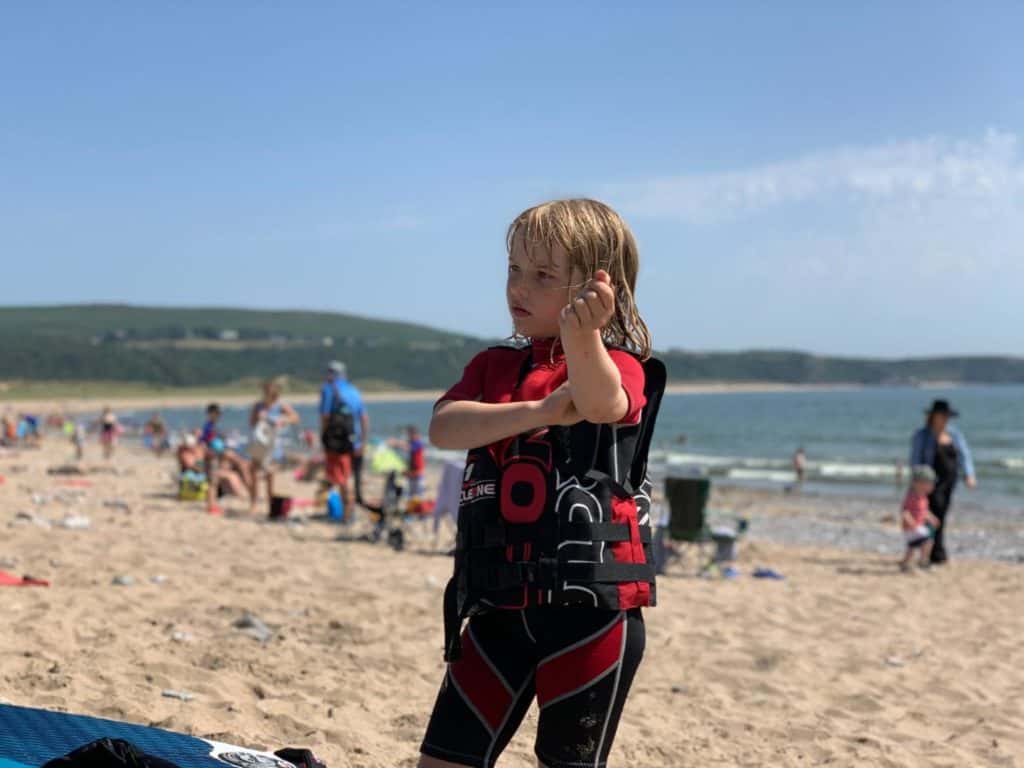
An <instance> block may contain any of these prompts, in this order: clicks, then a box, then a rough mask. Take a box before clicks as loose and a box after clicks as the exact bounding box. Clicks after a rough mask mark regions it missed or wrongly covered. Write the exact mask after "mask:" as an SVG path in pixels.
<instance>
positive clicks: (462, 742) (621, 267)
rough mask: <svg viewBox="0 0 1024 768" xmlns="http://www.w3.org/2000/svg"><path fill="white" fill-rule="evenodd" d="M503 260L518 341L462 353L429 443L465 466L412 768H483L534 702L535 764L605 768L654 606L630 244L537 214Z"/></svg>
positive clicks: (570, 206)
mask: <svg viewBox="0 0 1024 768" xmlns="http://www.w3.org/2000/svg"><path fill="white" fill-rule="evenodd" d="M506 245H507V251H508V254H507V257H508V258H507V263H506V265H505V267H506V270H507V272H506V275H507V277H506V301H507V306H508V310H509V313H510V314H511V316H512V322H513V327H514V330H515V337H516V339H517V340H518V341H520V342H521V343H519V344H509V345H505V346H498V347H492V348H490V349H487V350H484V351H482V352H480V353H479V354H477V355H476V356H475V357H474V358H473V359H472V360H471V361H470V362H469V364H468V365H467V366H466V369H465V371H464V372H463V375H462V378H461V379H460V380H459V382H457V383H456V384H455V385H454V386H453V387H452V388H451V389H449V390H448V392H446V393H445V394H444V395H443V396H442V397H441V399H440V400H439V401H438V402H437V404H436V405H435V406H434V413H433V417H432V419H431V422H430V439H431V442H432V443H433V444H434V445H436V446H437V447H439V448H442V449H447V450H460V451H468V455H467V459H466V463H465V468H464V470H463V477H462V492H461V494H460V498H461V502H460V508H459V514H458V518H459V519H458V544H457V546H456V550H455V564H454V566H455V567H454V574H453V577H452V579H451V581H450V582H449V583H448V587H447V588H446V590H445V597H444V630H445V660H446V661H448V662H449V664H448V667H447V669H446V672H445V677H444V681H443V682H442V684H441V687H440V691H439V693H438V695H437V699H436V702H435V704H434V710H433V713H432V715H431V717H430V722H429V724H428V726H427V731H426V734H425V736H424V738H423V743H422V745H421V747H420V752H421V757H420V762H419V768H451V767H452V766H479V767H482V768H492V766H494V764H495V761H497V760H499V758H500V755H501V752H502V750H504V748H505V747H506V745H507V744H508V743H509V740H510V739H511V738H512V736H513V735H514V734H515V732H516V731H517V730H518V729H519V726H520V724H521V723H522V721H523V717H524V716H525V715H526V713H527V711H528V710H529V709H530V707H531V705H532V703H533V701H534V699H535V698H536V700H537V703H538V705H539V709H540V716H539V718H538V720H537V736H536V740H535V742H534V752H535V754H536V756H537V760H538V762H539V764H540V765H541V766H545V767H546V768H570V767H576V766H579V767H580V768H582V767H583V766H595V768H604V766H606V765H607V760H608V753H609V751H610V750H611V747H612V742H613V741H614V739H615V733H616V730H617V728H618V722H619V718H620V716H621V714H622V710H623V707H624V706H625V703H626V699H627V696H628V694H629V690H630V687H631V685H632V682H633V676H634V674H635V673H636V670H637V668H638V667H639V664H640V660H641V657H642V655H643V651H644V645H645V629H644V620H643V616H642V614H641V608H642V607H643V606H648V605H651V603H652V601H653V590H654V564H653V562H652V559H651V556H650V546H649V541H650V539H649V534H650V527H649V524H648V520H647V517H648V515H647V504H648V503H649V496H648V495H647V494H648V492H649V488H650V486H649V483H648V482H647V481H646V476H645V470H646V463H647V443H646V442H645V440H644V439H643V436H644V435H646V434H650V433H651V431H653V426H654V423H653V418H654V414H655V413H656V411H657V402H658V401H657V400H656V399H655V398H660V395H661V391H662V389H663V384H662V382H663V376H664V368H663V367H662V366H661V365H660V364H659V363H657V362H653V361H649V358H650V353H651V339H650V334H649V332H648V330H647V326H646V325H645V324H644V321H643V319H642V318H641V316H640V313H639V310H638V309H637V306H636V303H635V298H634V296H635V287H636V276H637V271H638V268H639V255H638V251H637V246H636V242H635V240H634V238H633V234H632V233H631V232H630V230H629V228H628V227H627V225H626V223H625V222H624V221H623V220H622V219H621V218H620V217H619V215H618V214H617V213H615V211H613V210H612V209H610V208H609V207H607V206H606V205H604V204H602V203H599V202H597V201H594V200H583V199H577V200H558V201H553V202H550V203H545V204H542V205H538V206H536V207H534V208H530V209H528V210H526V211H524V212H523V213H521V214H520V215H519V216H517V217H516V218H515V220H514V221H513V222H512V224H511V225H510V227H509V229H508V231H507V235H506ZM495 298H497V297H495ZM648 375H650V376H651V379H650V381H648V379H647V377H648ZM648 397H650V398H651V402H648ZM509 523H513V524H511V525H510V524H509ZM467 620H468V623H467V626H466V627H465V630H464V631H463V629H462V624H463V622H464V621H467ZM662 764H664V765H668V764H674V763H673V762H672V761H671V760H669V761H668V762H664V761H663V763H662Z"/></svg>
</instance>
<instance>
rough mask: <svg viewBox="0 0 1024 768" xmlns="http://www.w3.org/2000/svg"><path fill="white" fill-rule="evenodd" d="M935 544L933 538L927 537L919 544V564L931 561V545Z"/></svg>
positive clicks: (926, 563)
mask: <svg viewBox="0 0 1024 768" xmlns="http://www.w3.org/2000/svg"><path fill="white" fill-rule="evenodd" d="M934 546H935V541H934V540H933V539H928V541H926V542H925V543H924V544H922V545H921V565H928V564H929V563H931V561H932V547H934Z"/></svg>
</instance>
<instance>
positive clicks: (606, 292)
mask: <svg viewBox="0 0 1024 768" xmlns="http://www.w3.org/2000/svg"><path fill="white" fill-rule="evenodd" d="M614 313H615V292H614V291H613V290H612V286H611V279H610V278H609V276H608V273H607V272H605V271H604V270H603V269H599V270H598V271H597V272H595V273H594V278H593V279H592V280H590V281H589V282H588V283H587V284H586V285H585V286H584V287H583V290H582V291H580V294H579V296H578V297H577V298H576V299H575V300H574V301H573V302H572V303H571V304H568V305H567V306H566V307H565V308H564V309H563V310H562V316H561V320H560V323H559V331H560V333H561V338H562V346H563V347H564V348H565V362H566V367H567V368H568V369H569V383H570V386H571V387H572V400H573V402H574V403H575V404H576V410H577V411H579V414H580V416H581V417H582V418H583V419H585V420H586V421H589V422H592V423H594V424H614V423H615V422H617V421H619V420H621V419H622V418H623V417H624V416H625V415H626V413H627V412H628V411H629V398H628V397H627V396H626V392H625V390H623V388H622V376H621V374H620V373H619V369H618V368H617V367H616V365H615V363H614V361H613V360H612V358H611V356H610V355H609V354H608V350H607V349H605V346H604V342H603V341H602V340H601V329H602V328H604V326H605V325H607V324H608V321H609V320H611V318H612V315H613V314H614Z"/></svg>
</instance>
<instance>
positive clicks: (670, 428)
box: [119, 385, 1024, 516]
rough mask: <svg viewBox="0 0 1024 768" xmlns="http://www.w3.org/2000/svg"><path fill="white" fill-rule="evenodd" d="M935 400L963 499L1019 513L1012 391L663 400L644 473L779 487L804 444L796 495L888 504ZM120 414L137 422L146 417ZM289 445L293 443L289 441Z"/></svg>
mask: <svg viewBox="0 0 1024 768" xmlns="http://www.w3.org/2000/svg"><path fill="white" fill-rule="evenodd" d="M940 397H941V398H946V399H948V400H950V401H951V402H952V404H953V407H954V408H956V409H957V410H958V411H959V412H960V414H961V415H960V417H959V418H958V419H957V420H956V422H955V423H956V425H957V427H958V428H959V429H960V430H961V431H962V432H963V434H964V435H965V437H966V438H967V441H968V444H969V446H970V449H971V452H972V454H973V458H974V463H975V468H976V472H977V478H978V486H979V487H978V489H977V490H975V491H972V492H970V493H969V494H964V493H961V494H959V496H960V498H963V497H964V496H965V495H968V496H969V499H970V503H971V504H976V505H979V506H981V507H984V508H987V509H988V510H989V511H998V512H1000V513H1004V514H1008V515H1017V514H1024V386H1018V385H1013V386H980V385H979V386H958V387H948V388H916V387H868V388H851V389H828V390H814V391H802V390H801V391H789V392H762V393H756V392H734V393H714V394H675V395H668V396H666V397H665V399H664V402H663V404H662V409H661V414H660V416H659V419H658V426H657V430H656V433H655V439H654V445H653V449H652V453H651V470H652V472H653V474H654V475H655V476H656V477H657V478H660V477H664V476H665V475H670V474H671V475H706V476H708V477H710V478H711V480H712V482H713V483H715V484H722V485H730V486H741V487H752V488H763V489H769V490H771V489H777V490H779V491H786V490H791V489H792V486H793V484H794V481H795V476H794V472H793V469H792V456H793V453H794V451H796V449H797V448H803V449H804V451H805V453H806V455H807V473H806V481H805V483H804V486H803V488H802V489H801V490H802V492H803V493H807V494H823V495H829V494H833V495H836V494H838V495H846V496H857V497H864V496H868V497H873V498H879V499H882V498H884V499H890V498H893V499H895V498H898V497H899V495H900V493H901V490H902V489H903V487H904V486H905V483H906V478H907V461H908V459H909V447H910V437H911V434H912V433H913V432H914V430H915V429H917V428H918V427H920V426H921V425H923V423H924V419H925V417H924V412H925V410H926V409H927V408H928V406H929V405H930V403H931V401H932V400H933V399H935V398H940ZM431 408H432V403H430V402H426V401H422V400H421V401H410V400H402V399H395V400H386V401H375V402H372V403H370V404H368V409H369V413H370V419H371V434H372V435H373V437H374V438H389V437H401V436H402V434H403V432H404V428H405V427H406V426H407V425H409V424H416V425H419V426H420V428H421V429H423V430H426V427H427V424H428V423H429V420H430V413H431ZM296 410H297V411H298V412H299V415H300V416H301V417H302V423H303V425H304V426H306V427H309V428H315V425H316V423H317V418H316V409H315V407H313V406H299V407H297V409H296ZM247 414H248V410H247V409H245V408H230V407H229V408H226V409H225V413H224V417H223V426H224V429H225V430H226V431H227V432H229V433H230V434H233V435H234V437H235V439H236V440H237V441H238V442H239V443H240V444H243V445H244V442H245V423H246V418H247ZM119 415H120V416H121V417H122V418H124V417H127V418H128V419H129V420H135V421H136V423H138V422H140V421H142V420H144V419H145V418H147V417H148V416H149V412H146V411H139V412H136V413H134V414H133V413H128V412H121V414H119ZM164 417H165V419H166V420H167V422H168V424H169V426H171V427H172V429H176V430H180V429H186V428H194V427H197V426H200V425H201V424H202V420H203V414H202V411H201V410H200V409H187V408H186V409H169V410H165V411H164ZM290 440H291V442H292V444H293V445H294V446H296V447H297V446H299V445H300V444H301V441H300V440H299V438H298V435H297V434H296V435H292V436H291V438H290ZM430 455H431V456H432V457H433V458H435V459H443V458H448V457H453V456H456V455H457V454H452V453H451V452H442V451H434V452H433V453H432V454H430ZM965 500H966V499H965ZM1000 516H1002V514H1000Z"/></svg>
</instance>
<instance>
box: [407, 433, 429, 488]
mask: <svg viewBox="0 0 1024 768" xmlns="http://www.w3.org/2000/svg"><path fill="white" fill-rule="evenodd" d="M407 433H408V437H409V441H408V444H407V447H408V450H409V468H408V469H407V470H406V471H405V476H406V477H407V478H408V480H409V498H410V499H418V498H421V497H422V496H423V494H424V493H425V492H426V488H425V487H424V479H425V475H426V472H427V462H426V457H425V453H424V450H425V447H424V445H423V438H422V437H421V436H420V429H419V427H417V426H414V425H410V426H409V428H408V431H407Z"/></svg>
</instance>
